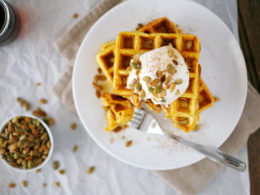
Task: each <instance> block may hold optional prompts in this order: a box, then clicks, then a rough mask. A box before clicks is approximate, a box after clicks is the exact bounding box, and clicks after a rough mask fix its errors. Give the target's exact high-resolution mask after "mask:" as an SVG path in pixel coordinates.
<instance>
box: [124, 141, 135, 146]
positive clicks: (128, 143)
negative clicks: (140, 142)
mask: <svg viewBox="0 0 260 195" xmlns="http://www.w3.org/2000/svg"><path fill="white" fill-rule="evenodd" d="M132 143H133V141H132V140H128V141H126V143H125V146H126V147H130V146H131V145H132Z"/></svg>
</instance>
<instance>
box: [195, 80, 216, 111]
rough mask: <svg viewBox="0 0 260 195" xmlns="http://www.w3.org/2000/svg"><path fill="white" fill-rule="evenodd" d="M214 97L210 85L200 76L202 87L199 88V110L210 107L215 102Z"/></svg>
mask: <svg viewBox="0 0 260 195" xmlns="http://www.w3.org/2000/svg"><path fill="white" fill-rule="evenodd" d="M214 101H215V100H214V97H213V96H212V94H211V93H210V91H209V89H208V87H207V86H206V84H205V83H204V82H203V80H202V79H201V78H200V88H199V112H202V111H204V110H206V109H207V108H210V107H211V106H213V104H214Z"/></svg>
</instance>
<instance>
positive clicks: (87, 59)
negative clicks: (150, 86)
mask: <svg viewBox="0 0 260 195" xmlns="http://www.w3.org/2000/svg"><path fill="white" fill-rule="evenodd" d="M163 16H166V17H168V18H169V19H170V20H172V21H174V22H175V23H176V24H178V25H179V27H180V28H181V29H183V31H184V33H190V34H194V35H197V36H198V37H199V39H200V42H201V54H200V60H199V63H200V64H201V67H202V78H203V80H204V81H205V83H206V84H207V86H208V87H209V89H210V91H211V92H212V94H213V95H214V96H218V97H219V98H220V99H221V100H220V101H219V102H216V103H215V105H214V106H213V107H211V108H210V109H207V110H206V111H204V112H203V113H202V114H201V120H200V123H201V124H202V127H201V129H200V130H199V131H197V132H190V133H183V132H182V131H181V130H174V131H175V132H176V134H179V135H181V136H183V137H184V138H186V139H188V140H191V141H194V142H197V143H200V144H205V145H209V146H213V147H219V146H220V145H221V144H222V143H223V142H224V141H225V140H226V139H227V138H228V137H229V135H230V134H231V133H232V131H233V129H234V128H235V126H236V124H237V122H238V120H239V118H240V116H241V113H242V111H243V107H244V104H245V100H246V94H247V75H246V66H245V62H244V58H243V55H242V52H241V50H240V47H239V45H238V43H237V41H236V39H235V38H234V36H233V35H232V33H231V32H230V31H229V29H228V28H227V27H226V25H225V24H224V23H223V22H222V21H221V20H220V19H219V18H218V17H217V16H216V15H215V14H213V13H212V12H211V11H209V10H208V9H206V8H205V7H203V6H201V5H199V4H197V3H194V2H192V1H184V0H164V1H163V0H142V1H139V0H132V1H128V2H125V3H122V4H120V5H118V6H116V7H114V8H113V9H111V10H110V11H109V12H107V13H106V14H105V15H104V16H102V17H101V18H100V19H99V20H98V21H97V22H96V23H95V25H94V26H93V27H92V28H91V30H90V31H89V32H88V33H87V35H86V37H85V38H84V40H83V42H82V44H81V46H80V49H79V51H78V53H77V57H76V61H75V66H74V70H73V96H74V101H75V105H76V109H77V112H78V114H79V117H80V119H81V121H82V123H83V125H84V127H85V128H86V130H87V131H88V133H89V134H90V136H91V137H92V138H93V139H94V140H95V141H96V143H97V144H98V145H99V146H101V147H102V148H103V149H104V150H105V151H107V152H108V153H109V154H111V155H112V156H114V157H116V158H117V159H119V160H122V161H124V162H126V163H129V164H131V165H134V166H137V167H141V168H146V169H153V170H166V169H177V168H180V167H184V166H187V165H191V164H192V163H195V162H198V161H199V160H201V159H203V158H204V156H203V155H201V154H199V153H197V152H195V151H193V150H192V149H190V148H188V147H186V146H183V145H182V144H179V143H176V142H175V141H172V140H170V139H168V138H166V137H163V136H156V135H153V136H148V135H145V134H143V133H141V132H138V131H136V130H135V129H131V128H128V129H126V130H124V131H121V132H119V133H106V132H105V126H106V124H107V122H106V120H105V112H104V110H103V108H102V106H101V100H100V99H97V98H96V95H95V90H94V88H93V87H92V80H93V77H94V75H95V74H96V72H97V64H96V61H95V55H96V53H97V52H98V51H99V49H100V46H101V44H102V43H104V42H107V41H110V40H115V39H116V37H117V34H118V33H119V32H120V31H133V30H134V29H135V28H136V26H137V24H138V23H147V22H150V21H152V20H154V19H157V18H159V17H163ZM155 115H156V117H158V118H159V119H160V121H161V123H162V124H163V126H164V127H168V128H172V129H173V125H172V124H171V121H170V120H165V119H164V116H163V114H161V115H157V114H155ZM124 136H125V138H124ZM148 137H150V138H151V139H150V138H148ZM111 138H113V139H114V143H110V139H111ZM147 138H148V139H147ZM126 140H133V144H132V146H131V147H128V148H127V147H126V146H125V142H126Z"/></svg>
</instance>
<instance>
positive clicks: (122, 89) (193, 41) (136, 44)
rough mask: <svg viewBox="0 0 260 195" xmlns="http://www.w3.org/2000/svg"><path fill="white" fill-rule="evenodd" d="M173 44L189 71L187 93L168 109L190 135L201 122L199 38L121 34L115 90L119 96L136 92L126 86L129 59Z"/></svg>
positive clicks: (191, 36)
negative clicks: (198, 122) (197, 123)
mask: <svg viewBox="0 0 260 195" xmlns="http://www.w3.org/2000/svg"><path fill="white" fill-rule="evenodd" d="M169 43H171V44H172V45H173V47H175V48H176V49H177V50H178V51H179V52H180V53H181V55H182V56H183V57H184V59H185V62H186V64H187V66H188V69H189V77H190V78H189V79H190V80H189V86H188V88H187V91H186V92H185V93H184V94H183V95H182V96H180V98H178V99H177V100H175V101H174V102H173V103H172V104H171V105H170V108H169V113H170V116H171V117H170V118H171V120H172V121H173V123H174V124H175V126H177V127H180V128H182V129H184V131H186V132H188V131H190V130H192V129H193V128H194V126H195V124H196V122H197V121H198V120H199V114H198V113H199V112H198V109H199V103H198V99H199V64H198V60H199V53H200V43H199V40H198V38H197V37H196V36H194V35H189V34H166V33H154V34H145V33H141V32H121V33H119V35H118V37H117V42H116V57H115V65H114V66H115V67H114V81H113V89H114V91H115V92H116V93H117V94H121V95H126V96H131V95H133V91H132V90H131V89H128V88H127V87H126V85H127V77H128V75H129V73H130V71H131V67H130V60H131V59H132V58H134V57H135V55H136V54H138V53H143V52H147V51H149V50H152V49H155V48H159V47H162V46H165V45H168V44H169Z"/></svg>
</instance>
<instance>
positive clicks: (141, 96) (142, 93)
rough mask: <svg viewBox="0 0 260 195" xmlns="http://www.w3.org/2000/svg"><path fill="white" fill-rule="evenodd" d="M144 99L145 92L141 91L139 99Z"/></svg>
mask: <svg viewBox="0 0 260 195" xmlns="http://www.w3.org/2000/svg"><path fill="white" fill-rule="evenodd" d="M144 97H145V91H144V90H142V91H141V93H140V98H142V99H143V98H144Z"/></svg>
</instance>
